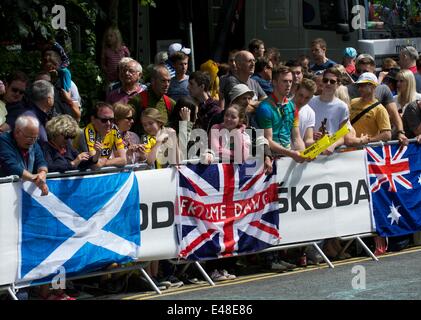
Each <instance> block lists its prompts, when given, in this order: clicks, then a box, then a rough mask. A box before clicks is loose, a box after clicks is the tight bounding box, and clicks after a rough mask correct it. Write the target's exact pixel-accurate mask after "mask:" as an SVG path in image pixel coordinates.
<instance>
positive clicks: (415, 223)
mask: <svg viewBox="0 0 421 320" xmlns="http://www.w3.org/2000/svg"><path fill="white" fill-rule="evenodd" d="M366 151H367V167H368V175H369V182H370V190H371V196H372V201H373V214H374V221H375V224H376V231H377V233H378V234H379V235H380V236H383V237H387V236H401V235H406V234H411V233H414V232H416V231H420V230H421V147H420V146H419V145H418V144H410V145H408V146H407V147H404V146H400V145H388V146H383V147H376V148H367V149H366Z"/></svg>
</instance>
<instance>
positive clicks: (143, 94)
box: [140, 90, 171, 113]
mask: <svg viewBox="0 0 421 320" xmlns="http://www.w3.org/2000/svg"><path fill="white" fill-rule="evenodd" d="M140 98H141V99H140V106H141V108H142V109H146V108H147V107H148V103H149V94H148V91H147V90H144V91H142V92H141V93H140ZM163 99H164V103H165V107H166V108H167V111H168V113H170V112H171V100H170V97H168V96H167V95H165V94H164V95H163Z"/></svg>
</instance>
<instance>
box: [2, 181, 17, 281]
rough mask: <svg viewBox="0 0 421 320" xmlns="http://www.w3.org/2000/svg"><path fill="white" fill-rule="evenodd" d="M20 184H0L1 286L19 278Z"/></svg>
mask: <svg viewBox="0 0 421 320" xmlns="http://www.w3.org/2000/svg"><path fill="white" fill-rule="evenodd" d="M21 188H22V184H21V183H20V182H15V183H2V184H0V208H1V209H0V285H3V284H10V283H13V282H14V281H15V279H16V278H17V272H18V240H19V212H20V206H21V202H22V201H21Z"/></svg>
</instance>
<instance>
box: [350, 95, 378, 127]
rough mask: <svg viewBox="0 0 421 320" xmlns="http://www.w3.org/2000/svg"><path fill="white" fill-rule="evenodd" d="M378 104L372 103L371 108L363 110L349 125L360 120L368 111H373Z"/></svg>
mask: <svg viewBox="0 0 421 320" xmlns="http://www.w3.org/2000/svg"><path fill="white" fill-rule="evenodd" d="M379 104H380V102H379V101H377V102H375V103H373V104H372V105H371V106H369V107H368V108H366V109H364V110H363V111H361V112H360V113H359V114H357V115H356V116H355V117H354V118H353V119H352V120H351V125H354V124H355V123H356V122H357V121H358V120H360V119H361V118H362V117H363V116H364V115H365V114H366V113H368V112H369V111H371V110H373V109H374V108H375V107H377V106H378V105H379Z"/></svg>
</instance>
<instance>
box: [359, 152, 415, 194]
mask: <svg viewBox="0 0 421 320" xmlns="http://www.w3.org/2000/svg"><path fill="white" fill-rule="evenodd" d="M407 149H408V147H403V146H401V147H399V148H394V150H395V151H394V152H393V150H392V146H390V145H388V146H383V147H382V148H381V150H382V155H379V154H378V153H377V151H376V150H375V149H374V148H367V149H366V150H367V153H368V154H369V155H370V157H371V159H372V160H373V161H370V160H369V161H368V172H369V176H370V177H375V178H376V179H375V180H374V182H373V183H372V184H370V188H371V192H376V191H378V190H380V187H381V186H382V184H383V183H389V191H391V192H397V189H396V184H395V182H397V183H399V184H400V185H401V186H403V187H404V188H406V189H412V183H411V182H410V181H408V180H407V179H406V178H405V177H403V175H405V174H408V173H409V159H408V158H402V157H403V155H404V154H405V152H406V150H407Z"/></svg>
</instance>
